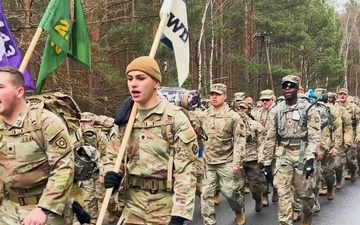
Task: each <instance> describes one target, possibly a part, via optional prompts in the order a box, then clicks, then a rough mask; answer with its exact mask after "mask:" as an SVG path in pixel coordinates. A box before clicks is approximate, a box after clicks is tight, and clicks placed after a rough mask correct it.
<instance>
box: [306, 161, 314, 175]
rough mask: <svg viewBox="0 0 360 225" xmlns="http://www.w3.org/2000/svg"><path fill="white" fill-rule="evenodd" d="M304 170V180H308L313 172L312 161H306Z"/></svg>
mask: <svg viewBox="0 0 360 225" xmlns="http://www.w3.org/2000/svg"><path fill="white" fill-rule="evenodd" d="M304 170H305V176H306V177H305V178H306V179H308V178H309V176H310V175H311V174H312V173H313V172H314V159H309V160H306V162H305V166H304Z"/></svg>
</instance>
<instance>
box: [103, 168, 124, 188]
mask: <svg viewBox="0 0 360 225" xmlns="http://www.w3.org/2000/svg"><path fill="white" fill-rule="evenodd" d="M121 179H122V175H120V174H119V173H116V172H114V171H108V172H106V174H105V177H104V184H105V188H114V191H117V190H118V189H119V187H120V183H121Z"/></svg>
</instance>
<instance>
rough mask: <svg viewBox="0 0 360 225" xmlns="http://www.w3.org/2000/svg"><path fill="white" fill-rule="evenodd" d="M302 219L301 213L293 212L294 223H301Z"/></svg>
mask: <svg viewBox="0 0 360 225" xmlns="http://www.w3.org/2000/svg"><path fill="white" fill-rule="evenodd" d="M300 219H301V216H300V212H299V211H293V214H292V220H293V221H294V222H296V221H299V220H300Z"/></svg>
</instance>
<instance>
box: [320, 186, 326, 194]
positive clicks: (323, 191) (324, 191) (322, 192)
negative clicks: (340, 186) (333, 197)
mask: <svg viewBox="0 0 360 225" xmlns="http://www.w3.org/2000/svg"><path fill="white" fill-rule="evenodd" d="M326 193H327V188H326V187H325V188H324V187H323V188H321V190H320V191H319V196H325V195H326Z"/></svg>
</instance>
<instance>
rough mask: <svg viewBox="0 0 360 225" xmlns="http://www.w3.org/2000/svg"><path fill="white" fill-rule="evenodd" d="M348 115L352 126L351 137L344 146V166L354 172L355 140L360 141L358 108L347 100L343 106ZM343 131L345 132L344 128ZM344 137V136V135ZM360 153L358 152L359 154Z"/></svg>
mask: <svg viewBox="0 0 360 225" xmlns="http://www.w3.org/2000/svg"><path fill="white" fill-rule="evenodd" d="M344 108H345V109H346V111H347V112H348V113H349V115H350V119H351V125H352V128H353V134H354V135H353V139H352V141H351V145H350V146H346V145H345V146H344V151H345V157H346V166H347V168H348V169H349V171H350V172H352V173H355V172H356V171H357V170H358V159H357V158H358V157H360V156H358V154H357V151H358V147H357V146H356V142H357V141H360V122H359V121H360V108H359V107H358V106H357V105H355V104H354V103H350V102H348V103H347V105H346V106H345V107H344ZM344 132H346V131H345V130H344ZM344 138H345V137H344ZM346 138H347V137H346ZM359 155H360V154H359Z"/></svg>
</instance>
